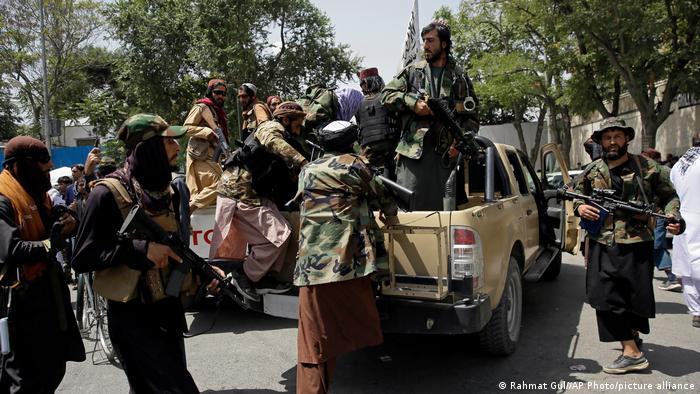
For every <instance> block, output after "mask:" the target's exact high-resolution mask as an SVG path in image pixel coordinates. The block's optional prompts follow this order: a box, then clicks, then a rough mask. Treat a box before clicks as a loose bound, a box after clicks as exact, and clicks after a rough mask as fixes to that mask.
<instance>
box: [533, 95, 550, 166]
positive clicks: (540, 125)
mask: <svg viewBox="0 0 700 394" xmlns="http://www.w3.org/2000/svg"><path fill="white" fill-rule="evenodd" d="M546 116H547V106H546V105H542V106H541V107H540V113H539V114H538V115H537V132H536V133H535V145H533V146H532V149H530V155H529V157H530V163H533V165H534V164H535V163H536V162H537V156H539V154H540V144H541V142H542V131H543V130H544V119H545V117H546Z"/></svg>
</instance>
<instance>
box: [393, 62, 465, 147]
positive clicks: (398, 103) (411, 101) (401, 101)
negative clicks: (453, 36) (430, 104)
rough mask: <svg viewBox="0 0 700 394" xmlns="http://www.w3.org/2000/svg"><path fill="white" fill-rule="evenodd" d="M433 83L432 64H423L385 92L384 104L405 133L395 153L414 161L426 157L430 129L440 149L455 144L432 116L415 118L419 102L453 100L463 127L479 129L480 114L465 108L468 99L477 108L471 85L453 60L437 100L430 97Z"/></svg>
mask: <svg viewBox="0 0 700 394" xmlns="http://www.w3.org/2000/svg"><path fill="white" fill-rule="evenodd" d="M431 80H432V75H431V70H430V64H429V63H428V62H427V61H425V60H421V61H418V62H416V63H413V64H411V65H409V66H407V67H406V68H404V69H403V70H402V71H401V72H400V73H399V75H397V76H396V78H394V79H393V80H392V81H391V82H389V83H388V84H387V85H386V87H384V89H383V90H382V94H381V97H382V99H381V100H382V104H384V105H385V106H386V107H387V108H389V110H391V111H394V112H397V113H398V114H399V120H400V123H399V124H400V127H401V130H402V132H401V139H400V140H399V144H398V146H397V147H396V152H397V153H399V154H401V155H403V156H406V157H408V158H411V159H419V158H420V157H421V155H422V154H423V138H424V137H425V135H426V133H427V132H428V130H430V129H431V127H432V128H433V129H435V134H437V135H438V136H437V137H436V138H439V141H438V146H440V147H441V149H447V148H448V147H449V146H450V144H451V143H452V137H451V135H450V134H449V132H447V130H446V129H445V128H444V127H443V126H441V125H440V124H436V121H435V119H434V117H433V116H417V115H416V114H415V112H414V108H415V106H416V102H418V100H419V99H423V100H427V99H428V98H430V97H440V98H446V99H449V100H453V101H454V102H455V108H456V110H457V117H458V119H457V121H458V122H459V123H460V125H461V126H462V127H465V128H466V127H467V126H468V124H467V123H468V122H471V124H470V125H469V126H471V127H472V128H474V127H476V128H478V117H477V110H476V109H474V110H473V111H467V110H465V108H464V100H465V99H466V98H467V97H471V98H472V99H473V100H474V101H475V105H477V104H478V102H477V101H476V100H477V98H476V95H475V94H474V89H473V88H472V83H471V81H470V80H469V77H467V75H466V74H465V73H464V71H463V70H462V68H460V67H459V66H458V65H457V63H456V62H455V60H454V58H452V57H451V56H450V57H448V60H447V65H446V66H445V68H444V71H443V73H442V79H441V83H440V86H439V89H440V91H439V93H438V95H437V96H433V95H432V93H431V88H430V87H431V83H430V81H431Z"/></svg>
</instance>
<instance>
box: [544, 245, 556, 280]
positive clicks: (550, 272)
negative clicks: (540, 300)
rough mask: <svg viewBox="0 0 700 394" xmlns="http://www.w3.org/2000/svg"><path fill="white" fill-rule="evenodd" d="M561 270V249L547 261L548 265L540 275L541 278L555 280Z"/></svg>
mask: <svg viewBox="0 0 700 394" xmlns="http://www.w3.org/2000/svg"><path fill="white" fill-rule="evenodd" d="M560 272H561V250H560V251H559V252H557V256H556V257H555V258H554V260H552V262H551V263H549V267H547V269H546V270H544V273H543V274H542V276H541V277H540V279H541V280H555V279H557V278H558V277H559V273H560Z"/></svg>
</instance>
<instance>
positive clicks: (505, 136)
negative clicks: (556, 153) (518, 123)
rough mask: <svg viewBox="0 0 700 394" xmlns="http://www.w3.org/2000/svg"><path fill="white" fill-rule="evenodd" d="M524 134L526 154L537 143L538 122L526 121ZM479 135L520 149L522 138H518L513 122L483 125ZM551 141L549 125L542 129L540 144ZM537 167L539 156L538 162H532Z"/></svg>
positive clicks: (528, 153)
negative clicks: (548, 131)
mask: <svg viewBox="0 0 700 394" xmlns="http://www.w3.org/2000/svg"><path fill="white" fill-rule="evenodd" d="M522 125H523V136H524V137H525V144H527V151H526V152H525V154H527V155H528V156H529V155H530V149H532V147H533V145H534V144H535V135H536V133H537V122H526V123H523V124H522ZM479 135H481V136H484V137H486V138H488V139H490V140H491V141H493V142H497V143H501V144H508V145H513V146H514V147H516V148H518V149H520V140H519V139H518V132H517V131H516V130H515V127H514V126H513V124H512V123H507V124H502V125H496V126H481V127H480V128H479ZM548 142H549V137H548V133H547V126H546V125H545V129H544V130H543V131H542V138H541V140H540V146H542V145H544V144H546V143H548ZM532 165H533V166H535V168H538V167H537V166H538V165H539V157H538V159H537V162H536V163H532Z"/></svg>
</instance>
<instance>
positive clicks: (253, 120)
mask: <svg viewBox="0 0 700 394" xmlns="http://www.w3.org/2000/svg"><path fill="white" fill-rule="evenodd" d="M241 115H242V116H243V127H242V132H241V137H243V136H247V135H249V134H250V133H252V132H254V131H255V129H257V128H258V126H260V125H261V124H262V123H263V122H267V121H268V120H271V119H272V113H271V112H270V109H269V108H268V107H267V105H266V104H265V103H261V102H259V101H256V102H255V103H253V106H252V107H251V108H250V109H249V110H248V111H243V113H242V114H241ZM244 139H245V138H241V140H244Z"/></svg>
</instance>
